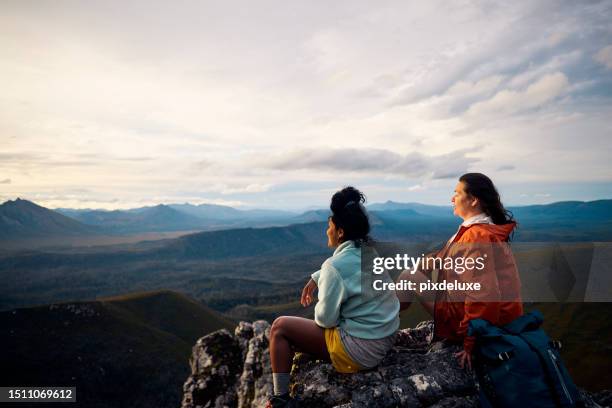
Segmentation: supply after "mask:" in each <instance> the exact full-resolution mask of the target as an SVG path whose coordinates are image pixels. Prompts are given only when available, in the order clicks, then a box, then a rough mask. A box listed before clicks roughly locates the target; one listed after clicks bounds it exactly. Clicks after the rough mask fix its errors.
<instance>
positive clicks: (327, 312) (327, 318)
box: [314, 264, 346, 327]
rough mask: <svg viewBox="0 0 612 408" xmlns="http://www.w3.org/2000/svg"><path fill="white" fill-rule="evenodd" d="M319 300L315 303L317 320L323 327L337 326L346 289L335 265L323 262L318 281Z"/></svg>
mask: <svg viewBox="0 0 612 408" xmlns="http://www.w3.org/2000/svg"><path fill="white" fill-rule="evenodd" d="M317 286H318V287H319V301H318V302H317V304H316V305H315V312H314V315H315V322H316V323H317V324H318V325H319V326H321V327H335V326H337V325H338V322H339V320H340V306H341V305H342V303H343V302H344V301H345V300H346V289H345V288H344V282H343V281H342V278H341V277H340V274H339V273H338V271H337V270H336V268H334V267H333V266H331V265H329V264H323V267H322V268H321V274H320V275H319V279H318V282H317Z"/></svg>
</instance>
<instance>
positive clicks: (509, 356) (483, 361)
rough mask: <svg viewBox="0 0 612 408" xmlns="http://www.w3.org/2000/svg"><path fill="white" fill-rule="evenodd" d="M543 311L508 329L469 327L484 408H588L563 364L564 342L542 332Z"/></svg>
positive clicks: (482, 323) (481, 323) (478, 322)
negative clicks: (473, 338)
mask: <svg viewBox="0 0 612 408" xmlns="http://www.w3.org/2000/svg"><path fill="white" fill-rule="evenodd" d="M543 320H544V319H543V317H542V314H541V313H540V312H539V311H533V312H530V313H526V314H524V315H523V316H521V317H519V318H517V319H515V320H514V321H512V322H510V323H508V324H507V325H505V326H503V327H497V326H494V325H492V324H491V323H489V322H488V321H486V320H484V319H474V320H471V321H470V323H469V328H468V335H470V336H475V337H476V345H475V348H474V369H475V372H476V377H477V378H478V382H479V385H480V403H481V405H482V406H483V407H484V408H492V407H495V408H506V407H508V408H515V407H521V408H530V407H534V408H535V407H537V408H570V407H572V408H573V407H580V406H582V405H583V401H582V397H581V395H580V392H579V391H578V389H577V388H576V385H575V384H574V382H573V381H572V379H571V377H570V376H569V373H568V372H567V369H566V368H565V366H564V364H563V362H562V361H561V356H560V354H559V350H560V348H561V344H560V342H555V341H551V340H550V338H549V337H548V336H547V335H546V333H545V332H544V330H542V329H541V328H540V326H541V324H542V322H543Z"/></svg>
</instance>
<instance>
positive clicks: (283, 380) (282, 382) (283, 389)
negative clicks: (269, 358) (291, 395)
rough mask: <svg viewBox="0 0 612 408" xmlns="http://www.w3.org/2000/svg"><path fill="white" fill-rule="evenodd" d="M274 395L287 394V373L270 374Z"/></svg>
mask: <svg viewBox="0 0 612 408" xmlns="http://www.w3.org/2000/svg"><path fill="white" fill-rule="evenodd" d="M272 382H273V383H274V395H283V394H286V393H288V392H289V373H272Z"/></svg>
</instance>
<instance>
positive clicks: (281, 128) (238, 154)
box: [0, 0, 612, 209]
mask: <svg viewBox="0 0 612 408" xmlns="http://www.w3.org/2000/svg"><path fill="white" fill-rule="evenodd" d="M611 20H612V1H603V2H595V1H592V2H576V1H566V2H563V1H554V2H553V1H546V0H545V1H538V2H530V1H519V2H495V1H457V2H448V1H440V2H437V1H423V2H404V1H397V2H392V1H382V2H372V1H334V2H328V1H325V2H324V1H301V2H286V1H257V2H253V1H218V2H210V1H175V2H158V1H151V0H147V1H127V2H126V1H90V2H83V1H45V0H42V1H29V0H16V1H12V0H3V1H2V3H0V90H1V91H0V202H2V201H5V200H9V199H15V198H17V197H21V198H26V199H30V200H32V201H35V202H36V203H38V204H40V205H44V206H46V207H50V208H57V207H72V208H106V209H115V208H133V207H140V206H144V205H154V204H159V203H166V204H169V203H183V202H190V203H193V204H199V203H216V204H226V205H232V206H236V207H241V208H249V207H258V208H284V209H306V208H316V207H324V206H326V205H328V203H329V199H330V197H331V195H332V194H333V193H334V192H335V191H336V190H338V189H339V188H341V187H343V186H346V185H354V186H356V187H357V188H359V189H361V190H362V191H363V192H364V193H365V194H366V196H367V197H368V201H369V202H383V201H387V200H393V201H402V202H421V203H428V204H440V205H445V204H450V197H451V195H452V192H453V189H454V186H455V184H456V181H457V178H458V177H459V176H460V175H461V174H463V173H465V172H474V171H476V172H482V173H485V174H487V175H489V176H490V177H491V178H492V179H493V181H494V182H495V184H496V185H497V187H498V189H499V190H500V193H501V195H502V200H503V202H504V203H506V204H507V205H525V204H536V203H549V202H555V201H561V200H595V199H602V198H612V171H611V166H610V159H611V157H612V121H611V120H610V119H611V118H612V104H611V101H612V24H610V21H611Z"/></svg>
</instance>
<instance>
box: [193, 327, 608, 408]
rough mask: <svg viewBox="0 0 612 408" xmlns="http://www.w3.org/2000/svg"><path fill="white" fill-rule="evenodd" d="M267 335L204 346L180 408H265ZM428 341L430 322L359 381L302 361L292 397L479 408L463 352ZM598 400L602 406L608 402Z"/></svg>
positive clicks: (405, 336)
mask: <svg viewBox="0 0 612 408" xmlns="http://www.w3.org/2000/svg"><path fill="white" fill-rule="evenodd" d="M269 334H270V325H269V323H267V322H265V321H263V320H260V321H256V322H254V323H247V322H240V324H239V325H238V327H236V329H235V332H234V334H233V335H232V334H230V333H229V332H228V331H227V330H219V331H216V332H214V333H211V334H209V335H207V336H205V337H202V338H201V339H199V340H198V342H197V343H196V345H195V346H194V348H193V355H192V358H191V360H190V364H191V373H192V374H191V376H189V378H188V379H187V381H186V382H185V385H184V388H183V390H184V397H183V404H182V408H200V407H211V408H212V407H215V408H222V407H239V408H247V407H248V408H251V407H253V408H255V407H263V406H264V405H265V402H266V400H267V398H268V397H269V395H270V394H271V392H272V376H271V370H270V361H269V355H268V339H269ZM431 337H432V322H423V323H421V324H419V325H418V326H417V327H416V328H413V329H404V330H400V331H399V332H398V334H397V337H396V343H395V346H394V347H393V349H392V350H391V351H390V352H389V353H388V354H387V356H386V357H385V359H384V360H383V361H382V362H381V364H380V365H379V366H378V367H376V368H375V369H372V370H368V371H363V372H360V373H357V374H340V373H338V372H336V371H335V370H334V369H333V367H332V365H331V364H329V363H325V362H322V361H318V360H313V359H312V358H310V356H308V355H305V354H297V355H296V357H295V359H294V361H293V367H292V370H291V383H292V385H291V388H292V389H291V391H292V393H293V394H295V395H298V396H299V399H300V407H305V408H308V407H317V408H319V407H338V408H340V407H342V408H360V407H368V408H377V407H432V408H451V407H452V408H463V407H465V408H468V407H478V406H479V404H478V399H477V397H476V393H477V390H476V384H475V382H474V379H473V377H472V375H470V374H469V373H467V372H466V371H465V370H462V369H461V368H459V366H458V364H457V362H456V359H455V358H454V356H453V354H454V353H456V352H457V351H458V348H457V347H456V346H446V345H445V344H443V343H440V342H434V343H432V342H431ZM585 396H586V397H587V399H588V400H589V406H591V407H598V405H597V404H596V403H595V402H594V401H593V399H592V397H591V396H588V395H585ZM595 397H596V399H597V400H598V401H604V400H606V398H608V399H609V398H610V394H609V393H607V394H601V395H596V396H595Z"/></svg>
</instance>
